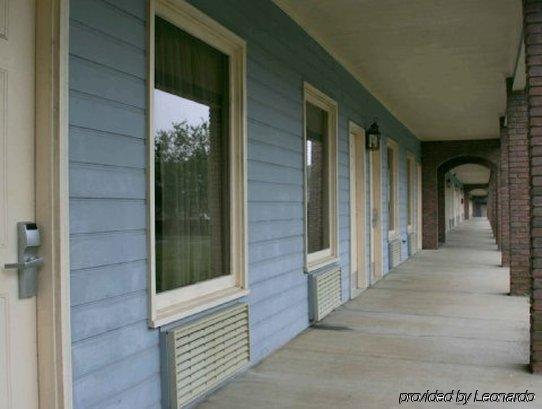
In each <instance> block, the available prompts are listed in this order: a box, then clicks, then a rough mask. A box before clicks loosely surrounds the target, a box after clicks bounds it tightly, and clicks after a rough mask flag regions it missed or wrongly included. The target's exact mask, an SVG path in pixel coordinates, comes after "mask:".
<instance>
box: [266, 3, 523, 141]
mask: <svg viewBox="0 0 542 409" xmlns="http://www.w3.org/2000/svg"><path fill="white" fill-rule="evenodd" d="M275 2H276V3H277V4H278V5H279V6H280V7H281V8H282V9H283V10H284V11H285V12H286V13H288V14H289V15H290V16H291V17H292V18H293V19H294V20H296V21H297V22H298V23H299V24H300V25H301V26H302V27H303V28H304V29H305V30H306V31H307V32H308V33H309V34H311V35H312V36H313V37H314V38H315V39H316V40H317V41H319V43H320V44H321V45H322V46H323V47H324V48H326V49H327V50H328V52H330V53H331V54H332V55H333V56H334V57H335V58H336V59H337V60H339V61H340V62H341V63H342V64H343V65H344V66H345V67H346V68H347V69H348V70H349V71H350V72H351V73H352V74H353V75H354V76H355V77H356V78H358V79H359V80H360V82H362V83H363V84H364V85H365V86H366V87H367V88H368V89H369V90H370V91H371V93H372V94H373V95H375V96H376V97H377V98H378V99H379V100H380V101H381V102H382V103H383V104H384V105H386V107H387V108H388V109H389V110H390V111H391V112H392V113H394V114H395V115H396V116H397V117H398V119H399V120H401V121H402V122H403V123H404V124H405V125H406V126H407V127H408V128H409V129H410V130H411V131H412V132H413V133H414V134H415V135H416V136H418V138H420V139H422V140H450V139H480V138H498V137H499V122H498V117H499V115H502V114H503V113H504V107H505V99H506V87H505V78H506V77H509V76H511V75H512V73H513V72H514V70H515V65H516V64H515V62H516V59H517V55H518V48H519V44H520V38H521V26H522V23H521V19H522V17H521V0H409V1H405V0H333V1H331V0H275Z"/></svg>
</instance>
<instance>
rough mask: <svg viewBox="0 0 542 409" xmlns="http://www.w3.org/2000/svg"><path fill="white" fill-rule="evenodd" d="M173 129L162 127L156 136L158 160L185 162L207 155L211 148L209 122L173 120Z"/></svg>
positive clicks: (156, 157)
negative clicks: (189, 122) (193, 123)
mask: <svg viewBox="0 0 542 409" xmlns="http://www.w3.org/2000/svg"><path fill="white" fill-rule="evenodd" d="M172 126H173V129H172V130H169V131H166V130H164V129H160V130H159V131H157V132H156V136H155V138H154V154H155V160H156V162H162V163H172V162H183V161H186V160H189V159H191V158H198V157H199V158H201V157H207V156H208V155H209V150H210V148H211V145H210V139H209V122H207V121H203V122H201V123H200V124H198V125H195V126H194V125H189V124H188V123H187V122H186V121H181V122H173V123H172Z"/></svg>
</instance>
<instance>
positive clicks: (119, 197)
mask: <svg viewBox="0 0 542 409" xmlns="http://www.w3.org/2000/svg"><path fill="white" fill-rule="evenodd" d="M145 9H146V1H145V0H130V1H127V0H125V1H121V0H72V1H71V3H70V61H69V62H70V95H69V96H70V117H69V121H70V124H69V126H70V128H69V130H70V141H69V146H70V154H69V159H70V233H71V245H70V251H71V254H70V258H71V270H72V272H71V303H72V311H71V321H72V325H71V326H72V344H73V349H72V357H73V389H74V390H73V392H74V393H73V396H74V407H75V408H95V407H99V408H146V407H152V406H158V405H159V403H160V396H161V393H160V376H159V373H160V367H159V362H160V360H159V346H158V344H159V341H158V333H157V331H151V330H149V329H148V326H147V322H146V319H147V291H146V290H147V261H146V259H147V249H146V240H147V234H146V228H147V225H146V221H145V218H146V214H145V196H146V182H145V178H146V176H145V172H146V138H147V135H146V133H147V132H146V127H145V126H146V125H145V124H146V81H145V58H146V57H145V55H146V54H145V53H146V52H145V49H146V28H145V25H146V22H145V19H146V16H145Z"/></svg>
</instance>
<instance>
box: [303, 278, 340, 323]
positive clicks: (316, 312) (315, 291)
mask: <svg viewBox="0 0 542 409" xmlns="http://www.w3.org/2000/svg"><path fill="white" fill-rule="evenodd" d="M309 302H310V311H309V313H310V320H311V321H320V320H321V319H322V318H324V317H325V316H326V315H327V314H329V313H330V312H331V311H333V310H334V309H335V308H337V307H338V306H339V305H341V270H340V269H339V268H334V269H332V270H328V271H323V272H319V273H313V274H311V275H310V276H309Z"/></svg>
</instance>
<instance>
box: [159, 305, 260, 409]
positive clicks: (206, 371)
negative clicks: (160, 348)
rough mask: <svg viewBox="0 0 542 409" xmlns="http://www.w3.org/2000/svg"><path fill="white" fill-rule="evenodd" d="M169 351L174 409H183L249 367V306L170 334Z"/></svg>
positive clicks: (167, 341) (167, 340)
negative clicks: (245, 367)
mask: <svg viewBox="0 0 542 409" xmlns="http://www.w3.org/2000/svg"><path fill="white" fill-rule="evenodd" d="M166 348H167V351H166V357H167V358H166V359H167V366H168V374H167V376H168V385H169V401H170V407H172V408H182V407H184V406H186V405H187V404H189V403H190V402H192V401H193V400H194V399H196V398H198V397H200V396H202V395H204V394H205V393H207V392H209V391H211V390H212V389H213V388H214V387H216V386H218V385H219V384H220V383H221V382H222V381H223V380H225V379H226V378H228V377H229V376H231V375H233V374H235V373H236V372H238V371H239V370H240V369H241V368H243V367H244V366H246V365H247V364H248V362H249V360H250V345H249V329H248V305H247V304H240V305H236V306H234V307H231V308H228V309H225V310H221V311H219V312H217V313H215V314H211V315H208V316H205V317H203V318H201V319H198V320H196V321H193V322H190V323H189V324H187V325H183V326H180V327H177V328H174V329H172V330H170V331H168V332H167V334H166Z"/></svg>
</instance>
